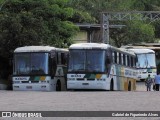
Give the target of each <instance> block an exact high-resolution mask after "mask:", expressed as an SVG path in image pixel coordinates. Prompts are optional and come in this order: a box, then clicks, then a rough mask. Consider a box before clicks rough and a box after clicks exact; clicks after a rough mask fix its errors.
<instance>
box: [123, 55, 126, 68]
mask: <svg viewBox="0 0 160 120" xmlns="http://www.w3.org/2000/svg"><path fill="white" fill-rule="evenodd" d="M123 65H126V55H125V54H123Z"/></svg>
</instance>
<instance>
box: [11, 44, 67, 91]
mask: <svg viewBox="0 0 160 120" xmlns="http://www.w3.org/2000/svg"><path fill="white" fill-rule="evenodd" d="M67 56H68V50H66V49H60V48H55V47H50V46H25V47H19V48H16V49H15V51H14V60H13V77H12V82H13V84H12V86H13V90H19V91H28V90H33V91H61V90H66V79H67Z"/></svg>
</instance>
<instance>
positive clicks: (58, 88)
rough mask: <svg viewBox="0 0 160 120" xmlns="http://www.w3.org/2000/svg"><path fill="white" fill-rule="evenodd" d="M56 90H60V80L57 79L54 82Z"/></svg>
mask: <svg viewBox="0 0 160 120" xmlns="http://www.w3.org/2000/svg"><path fill="white" fill-rule="evenodd" d="M56 91H61V82H60V81H59V80H58V81H57V84H56Z"/></svg>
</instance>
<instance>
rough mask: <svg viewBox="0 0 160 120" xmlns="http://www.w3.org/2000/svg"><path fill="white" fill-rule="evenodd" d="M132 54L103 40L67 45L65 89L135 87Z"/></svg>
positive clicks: (130, 88)
mask: <svg viewBox="0 0 160 120" xmlns="http://www.w3.org/2000/svg"><path fill="white" fill-rule="evenodd" d="M135 63H136V56H135V54H134V53H133V52H127V51H125V50H124V51H123V50H121V49H119V48H115V47H113V46H110V45H108V44H103V43H101V44H100V43H79V44H73V45H71V46H70V47H69V63H68V73H67V89H68V90H74V89H97V90H98V89H99V90H111V91H113V90H125V91H131V90H136V69H135V66H136V65H135Z"/></svg>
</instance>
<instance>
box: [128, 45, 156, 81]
mask: <svg viewBox="0 0 160 120" xmlns="http://www.w3.org/2000/svg"><path fill="white" fill-rule="evenodd" d="M126 50H128V51H132V52H134V53H135V54H136V56H137V62H136V69H137V80H139V81H144V80H145V79H146V78H147V77H148V74H150V76H151V78H154V77H155V75H156V74H157V67H156V57H155V52H154V51H153V50H151V49H147V48H141V49H138V48H137V49H136V48H128V49H126Z"/></svg>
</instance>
